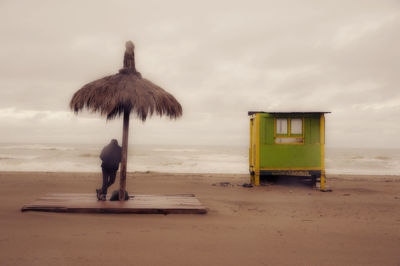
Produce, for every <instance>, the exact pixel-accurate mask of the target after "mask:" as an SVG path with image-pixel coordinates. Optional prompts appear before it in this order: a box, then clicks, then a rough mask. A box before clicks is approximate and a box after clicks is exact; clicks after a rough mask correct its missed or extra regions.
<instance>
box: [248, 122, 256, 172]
mask: <svg viewBox="0 0 400 266" xmlns="http://www.w3.org/2000/svg"><path fill="white" fill-rule="evenodd" d="M256 143H257V142H256V129H255V118H251V119H250V151H249V167H250V170H254V167H255V161H256Z"/></svg>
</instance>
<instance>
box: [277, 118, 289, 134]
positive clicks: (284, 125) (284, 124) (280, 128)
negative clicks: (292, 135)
mask: <svg viewBox="0 0 400 266" xmlns="http://www.w3.org/2000/svg"><path fill="white" fill-rule="evenodd" d="M287 133H288V120H287V118H278V119H276V134H279V135H286V134H287Z"/></svg>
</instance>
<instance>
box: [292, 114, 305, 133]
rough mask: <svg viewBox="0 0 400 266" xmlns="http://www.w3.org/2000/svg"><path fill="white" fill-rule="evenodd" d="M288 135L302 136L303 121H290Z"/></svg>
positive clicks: (293, 119) (297, 119)
mask: <svg viewBox="0 0 400 266" xmlns="http://www.w3.org/2000/svg"><path fill="white" fill-rule="evenodd" d="M290 134H291V135H302V134H303V119H301V118H292V119H290Z"/></svg>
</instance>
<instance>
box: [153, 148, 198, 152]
mask: <svg viewBox="0 0 400 266" xmlns="http://www.w3.org/2000/svg"><path fill="white" fill-rule="evenodd" d="M152 151H157V152H196V151H199V150H197V149H162V148H157V149H153V150H152Z"/></svg>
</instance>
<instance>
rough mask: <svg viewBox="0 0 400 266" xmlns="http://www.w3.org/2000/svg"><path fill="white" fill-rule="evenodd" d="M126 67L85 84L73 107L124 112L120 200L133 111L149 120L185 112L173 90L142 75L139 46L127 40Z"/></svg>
mask: <svg viewBox="0 0 400 266" xmlns="http://www.w3.org/2000/svg"><path fill="white" fill-rule="evenodd" d="M125 46H126V50H125V55H124V67H123V68H122V69H121V70H119V73H117V74H115V75H111V76H107V77H104V78H101V79H98V80H95V81H93V82H90V83H88V84H86V85H85V86H83V87H82V88H81V89H80V90H78V91H77V92H75V94H74V96H73V97H72V99H71V102H70V107H71V109H72V110H73V111H74V112H75V113H78V112H79V111H81V110H82V109H84V107H86V108H87V109H89V110H91V111H93V112H100V114H101V115H104V116H106V117H107V119H113V118H115V117H117V116H121V115H122V114H123V115H124V125H123V134H122V160H121V171H120V193H119V199H120V200H123V199H124V198H125V186H126V161H127V155H128V133H129V115H130V114H131V112H133V113H134V114H136V116H137V117H138V118H139V119H141V120H142V121H145V120H146V118H147V116H148V115H150V116H151V115H152V114H153V113H156V114H157V115H160V116H162V115H167V116H169V117H170V118H177V117H180V116H181V115H182V107H181V105H180V104H179V102H178V101H177V100H176V99H175V98H174V96H172V95H171V94H170V93H168V92H166V91H165V90H163V89H162V88H160V87H159V86H157V85H155V84H154V83H152V82H151V81H149V80H147V79H144V78H142V75H141V74H140V73H139V72H137V71H136V68H135V54H134V48H135V46H134V45H133V43H132V42H131V41H128V42H126V45H125Z"/></svg>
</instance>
